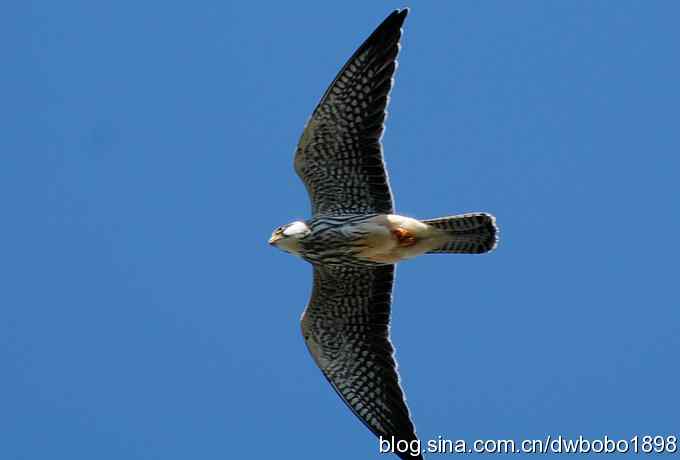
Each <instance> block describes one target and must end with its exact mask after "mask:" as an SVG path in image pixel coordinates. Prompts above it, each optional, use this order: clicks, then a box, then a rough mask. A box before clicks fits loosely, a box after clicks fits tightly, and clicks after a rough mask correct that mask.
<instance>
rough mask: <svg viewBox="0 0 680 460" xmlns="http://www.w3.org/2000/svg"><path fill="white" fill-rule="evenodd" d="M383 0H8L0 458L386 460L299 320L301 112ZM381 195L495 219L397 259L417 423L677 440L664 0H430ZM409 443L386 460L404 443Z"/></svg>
mask: <svg viewBox="0 0 680 460" xmlns="http://www.w3.org/2000/svg"><path fill="white" fill-rule="evenodd" d="M400 6H404V4H403V3H399V2H392V1H389V2H361V1H348V2H342V3H338V4H331V3H330V2H305V3H303V2H270V3H258V2H229V1H227V2H225V1H211V2H199V3H194V4H189V3H186V4H179V3H175V2H133V1H118V2H106V3H105V2H86V1H62V2H48V1H42V2H14V3H12V4H11V5H10V6H8V7H7V8H5V13H4V15H3V16H4V22H3V27H2V28H1V29H0V38H1V40H0V41H1V42H2V43H3V45H2V47H3V56H4V57H3V66H2V67H3V70H2V72H1V73H0V83H2V85H0V86H1V87H2V90H1V91H2V95H3V96H2V99H3V103H2V108H1V109H0V111H1V112H0V113H1V115H0V116H1V119H0V122H1V125H2V135H1V136H0V152H1V153H0V155H1V158H2V160H1V168H0V196H2V198H1V200H2V203H3V204H2V215H3V219H2V221H3V223H2V226H1V229H0V233H1V234H2V238H0V245H1V248H2V259H1V260H2V262H0V270H1V273H0V276H1V279H2V289H1V290H0V304H1V306H0V368H1V369H2V376H1V377H0V408H1V409H0V433H1V438H2V440H1V441H0V458H2V459H31V460H32V459H36V460H38V459H40V460H42V459H47V458H49V459H69V460H80V459H83V460H85V459H87V460H90V459H98V460H106V459H153V458H158V459H161V458H162V459H164V460H169V459H187V458H201V459H231V458H254V459H269V458H299V459H316V458H324V459H346V458H348V457H355V456H356V457H359V458H379V456H378V454H377V443H376V442H375V440H374V438H373V436H372V435H371V434H370V433H369V432H368V430H366V429H365V428H364V427H363V426H362V425H361V424H360V423H359V422H358V421H357V420H355V419H354V417H353V416H352V415H351V414H350V413H349V411H348V410H346V408H345V407H344V405H343V404H342V402H341V401H340V399H339V398H338V397H337V396H336V395H335V394H334V393H333V391H332V390H331V389H330V388H329V387H328V385H327V384H326V382H325V381H324V379H323V378H322V376H321V374H320V372H319V371H318V370H317V369H316V367H315V366H314V364H313V362H312V360H311V359H310V357H309V356H308V354H307V351H306V349H305V347H304V344H303V341H302V339H301V337H300V333H299V324H298V320H299V317H300V315H301V313H302V310H303V308H304V306H305V303H306V301H307V298H308V295H309V292H310V285H311V271H310V267H309V266H307V265H306V264H305V263H304V262H302V261H301V260H298V259H294V258H292V257H290V256H288V255H286V254H284V253H282V252H279V251H276V250H275V249H273V248H271V247H269V246H268V245H267V238H268V237H269V235H270V232H271V231H272V230H273V229H274V228H275V227H277V226H278V225H281V224H283V223H286V222H289V221H292V220H294V219H297V218H303V217H307V216H308V199H307V196H306V194H305V191H304V188H303V186H302V184H301V183H300V182H299V181H298V179H297V177H296V176H295V175H294V173H293V169H292V158H293V151H294V148H295V145H296V143H297V140H298V138H299V135H300V133H301V131H302V127H303V125H304V123H305V121H306V120H307V117H308V116H309V115H310V113H311V110H312V109H313V107H314V106H315V104H316V102H317V100H318V98H319V97H320V96H321V94H322V93H323V91H324V89H325V88H326V86H327V84H328V83H329V82H330V81H331V79H332V78H333V76H334V75H335V73H336V72H337V70H338V69H339V68H340V66H341V65H342V64H343V63H344V61H345V59H346V58H348V57H349V56H350V54H351V53H352V52H353V51H354V49H355V48H356V47H357V46H358V45H359V44H360V43H361V42H362V41H363V39H364V38H366V37H367V36H368V35H369V34H370V32H371V31H372V30H373V28H374V27H375V26H377V25H378V24H379V22H380V21H381V20H382V19H383V18H384V17H385V16H386V15H387V14H388V13H389V12H390V11H391V10H392V9H394V8H396V7H400ZM411 6H412V7H413V9H412V11H411V15H410V16H409V17H408V19H407V22H406V26H405V36H404V39H403V47H402V52H401V55H400V67H399V70H398V72H397V78H396V86H395V89H394V91H393V93H392V102H391V105H390V112H391V114H390V116H389V119H388V126H387V130H386V135H385V138H384V145H385V152H386V160H387V164H388V167H389V170H390V176H391V182H392V186H393V189H394V192H395V198H396V206H397V210H398V211H399V212H401V213H403V214H407V215H412V216H416V217H422V218H426V217H436V216H440V215H447V214H454V213H461V212H468V211H489V212H492V213H494V214H495V215H496V216H497V217H498V221H499V223H500V225H501V229H502V234H501V235H502V236H501V244H500V246H499V248H498V250H497V251H496V252H494V253H493V254H491V255H486V256H450V257H448V256H428V257H422V258H420V259H418V260H415V261H410V262H407V263H404V264H402V265H400V266H399V268H398V274H397V283H396V289H395V302H394V315H393V327H392V338H393V341H394V342H395V344H396V346H397V358H398V360H399V364H400V369H401V371H402V379H403V384H404V387H405V390H406V392H407V395H408V402H409V405H410V407H411V410H412V413H413V416H414V419H415V422H416V425H417V428H418V433H419V435H420V436H421V437H422V438H424V439H427V438H434V437H436V436H438V435H441V436H443V437H445V438H452V439H457V438H465V439H467V440H470V441H471V440H474V439H476V438H483V439H487V438H516V439H522V438H533V437H543V436H544V435H546V434H552V435H558V434H562V435H564V436H568V437H576V436H578V435H579V434H583V435H584V436H586V437H590V438H596V437H601V436H603V435H605V434H607V435H609V436H612V437H629V436H632V435H634V434H641V435H642V434H664V435H666V434H680V398H679V397H678V396H679V392H678V388H680V371H679V370H678V355H679V352H680V338H679V335H680V309H679V307H680V305H679V301H678V296H677V294H678V289H677V283H678V256H679V255H680V254H679V249H680V247H679V244H678V234H679V232H680V217H679V215H678V197H680V186H679V185H678V182H677V181H678V173H679V172H680V162H679V161H678V155H679V154H680V133H679V132H680V129H679V127H678V119H679V116H680V113H679V107H680V90H679V88H678V85H679V82H680V65H679V61H678V44H680V28H678V17H680V4H679V3H678V2H672V1H650V2H640V1H613V0H612V1H608V2H592V1H569V2H566V1H563V2H539V1H517V2H506V1H493V2H454V1H450V2H441V1H437V2H434V1H431V2H417V4H415V3H414V4H412V5H411ZM394 458H396V457H394Z"/></svg>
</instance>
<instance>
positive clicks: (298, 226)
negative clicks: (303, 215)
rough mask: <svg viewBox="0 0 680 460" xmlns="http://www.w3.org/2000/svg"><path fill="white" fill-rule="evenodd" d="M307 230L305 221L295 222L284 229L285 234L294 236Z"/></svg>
mask: <svg viewBox="0 0 680 460" xmlns="http://www.w3.org/2000/svg"><path fill="white" fill-rule="evenodd" d="M306 231H307V225H306V224H305V223H304V222H293V223H292V224H290V225H289V226H288V227H286V228H285V229H284V230H283V234H284V235H285V236H293V235H297V234H300V233H305V232H306Z"/></svg>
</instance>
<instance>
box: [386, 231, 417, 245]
mask: <svg viewBox="0 0 680 460" xmlns="http://www.w3.org/2000/svg"><path fill="white" fill-rule="evenodd" d="M392 234H393V235H394V237H395V238H396V239H397V244H398V245H399V246H401V247H409V246H413V245H414V244H416V237H415V236H413V233H411V232H409V231H408V230H406V229H404V228H401V227H397V228H395V229H394V230H392Z"/></svg>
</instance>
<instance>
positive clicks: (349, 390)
mask: <svg viewBox="0 0 680 460" xmlns="http://www.w3.org/2000/svg"><path fill="white" fill-rule="evenodd" d="M393 280H394V265H385V266H380V267H370V268H369V267H359V266H346V265H333V266H315V267H314V289H313V291H312V298H311V299H310V301H309V305H308V306H307V309H306V310H305V313H304V315H303V316H302V335H303V336H304V338H305V343H306V344H307V348H308V349H309V351H310V353H311V354H312V357H313V358H314V361H316V364H317V365H318V366H319V368H321V370H322V371H323V373H324V375H325V376H326V378H327V379H328V381H329V382H330V383H331V385H332V386H333V388H334V389H335V391H336V392H337V393H338V394H339V395H340V397H341V398H342V399H343V401H345V403H346V404H347V405H348V406H349V408H350V409H351V410H352V412H354V415H356V416H357V417H358V418H359V419H360V420H361V421H362V422H364V424H365V425H366V426H367V427H368V428H369V429H370V430H371V431H372V432H373V433H374V434H375V435H376V436H383V438H385V437H391V436H395V438H396V439H397V440H399V439H403V440H406V441H412V440H414V439H416V434H415V430H414V427H413V423H412V422H411V418H410V416H409V411H408V408H407V407H406V402H405V400H404V394H403V392H402V389H401V386H400V385H399V376H398V374H397V365H396V362H395V361H394V357H393V353H394V348H393V347H392V344H391V342H390V339H389V321H390V304H391V300H392V282H393ZM403 458H409V459H413V458H418V457H410V456H408V457H403ZM420 458H422V457H420Z"/></svg>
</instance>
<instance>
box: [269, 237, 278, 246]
mask: <svg viewBox="0 0 680 460" xmlns="http://www.w3.org/2000/svg"><path fill="white" fill-rule="evenodd" d="M280 239H281V236H280V235H272V237H271V238H269V244H271V245H275V244H276V242H277V241H279V240H280Z"/></svg>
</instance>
